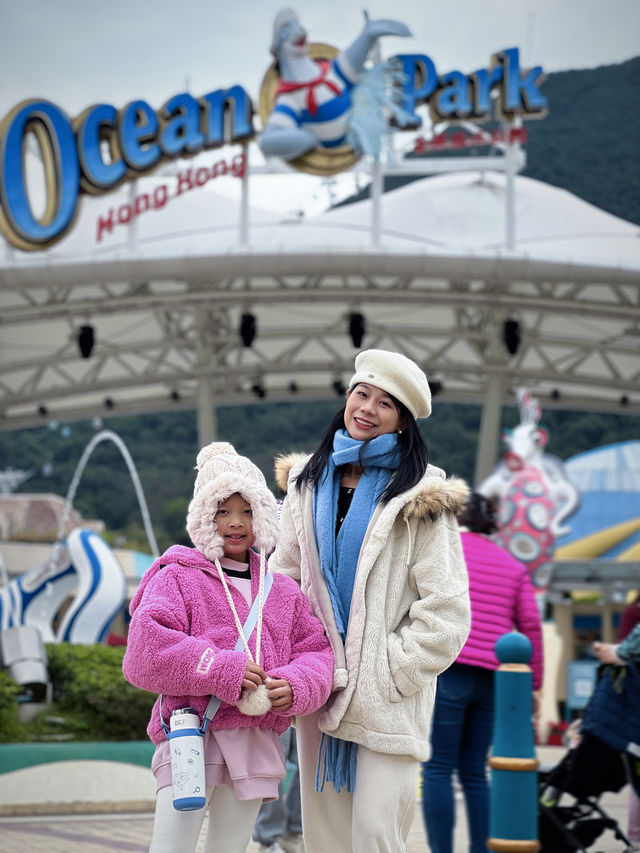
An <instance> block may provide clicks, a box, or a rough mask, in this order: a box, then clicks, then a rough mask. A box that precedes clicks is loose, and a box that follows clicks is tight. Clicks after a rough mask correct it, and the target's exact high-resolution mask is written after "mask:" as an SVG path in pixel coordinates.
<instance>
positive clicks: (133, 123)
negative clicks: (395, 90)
mask: <svg viewBox="0 0 640 853" xmlns="http://www.w3.org/2000/svg"><path fill="white" fill-rule="evenodd" d="M373 23H375V22H373ZM309 47H312V45H309ZM345 53H346V51H345ZM333 54H334V57H335V59H334V60H333V62H334V65H335V63H336V60H337V59H338V58H339V56H340V55H341V54H338V53H337V51H335V49H334V50H333ZM392 59H393V60H394V61H395V65H396V67H398V66H399V67H400V68H401V70H402V75H401V77H400V78H399V79H400V80H401V81H402V82H401V83H398V86H399V87H400V96H401V97H400V101H401V104H402V110H403V114H404V115H405V116H408V117H409V121H408V122H406V124H405V126H406V127H407V128H411V129H413V130H415V129H416V128H417V127H419V126H420V125H421V119H420V117H419V115H418V114H417V113H416V109H417V108H418V107H419V106H420V105H421V104H425V103H426V104H428V106H429V110H430V113H431V115H432V118H433V119H434V120H435V121H453V122H456V121H461V120H473V121H476V122H481V121H485V120H487V119H489V118H491V117H492V114H491V101H492V98H493V97H497V102H498V105H499V111H500V112H501V114H502V115H503V116H504V117H505V118H507V119H511V118H514V117H516V116H520V117H522V118H535V117H540V116H542V115H544V113H545V111H546V99H545V98H544V97H543V95H542V94H541V92H540V90H539V85H540V84H541V82H542V80H543V79H544V78H543V73H542V68H541V67H540V66H538V67H536V68H533V69H531V70H526V71H525V70H522V69H521V68H520V59H519V51H518V48H509V49H508V50H504V51H502V52H501V53H498V54H496V55H495V56H494V57H493V61H492V64H491V65H490V67H489V68H483V69H479V70H477V71H474V72H473V73H471V74H464V73H463V72H461V71H449V72H447V73H445V74H442V75H440V74H438V72H437V71H436V67H435V64H434V62H433V60H432V59H431V58H430V57H429V56H426V55H424V54H399V55H397V56H396V57H393V58H392ZM314 61H315V60H314ZM276 67H277V66H276V63H275V61H274V63H273V64H272V66H271V67H270V69H269V71H268V72H267V75H268V74H269V73H272V74H273V73H276V72H274V69H275V68H276ZM336 67H337V72H338V74H339V73H341V70H340V65H339V63H338V64H337V65H336ZM267 75H265V80H266V78H267ZM347 82H348V85H345V91H347V90H348V91H351V90H352V89H353V86H354V81H353V80H351V81H347ZM327 86H328V87H329V89H331V81H330V80H328V75H327V70H326V64H325V63H323V65H322V66H319V71H318V79H316V80H313V81H310V82H309V83H308V84H303V86H301V87H299V88H301V89H302V90H303V92H304V98H306V99H308V100H310V101H312V100H313V93H314V90H318V89H326V88H327ZM264 88H265V87H264V82H263V90H264ZM285 88H286V87H285ZM277 92H278V87H277V86H274V87H273V91H272V106H273V104H274V103H275V101H276V98H277ZM263 95H264V91H263V92H261V104H262V101H263ZM343 95H344V91H343V92H342V93H341V94H340V97H341V98H342V97H343ZM336 97H338V96H336ZM343 100H344V99H343ZM343 105H344V104H343ZM325 106H326V110H328V111H331V110H332V109H335V104H334V105H333V106H332V105H331V103H328V105H327V102H326V100H325V101H324V102H323V103H321V104H320V106H319V107H318V109H319V110H323V109H325ZM274 113H275V109H274ZM263 128H264V130H263V132H262V135H263V136H266V134H267V131H268V130H269V128H270V120H269V116H267V118H266V121H265V119H264V118H263ZM397 129H399V130H402V129H403V128H402V126H400V127H398V128H397ZM255 136H256V131H255V128H254V123H253V104H252V100H251V97H250V96H249V94H248V93H247V92H246V90H245V89H244V88H243V87H242V86H239V85H235V86H232V87H230V88H229V89H216V90H215V91H212V92H210V93H208V94H206V95H203V96H202V97H200V98H195V97H193V96H192V95H190V94H188V93H186V92H183V93H180V94H177V95H174V96H173V97H171V98H169V100H167V101H166V103H165V104H164V105H163V106H162V107H161V108H160V109H159V110H155V109H153V108H152V107H151V106H150V105H149V103H147V102H146V101H144V100H135V101H131V102H130V103H128V104H126V105H125V106H124V107H122V108H120V109H118V108H116V107H115V106H112V105H110V104H105V103H101V104H96V105H94V106H91V107H89V108H88V109H86V110H84V111H83V112H82V113H81V114H80V115H78V116H76V117H75V118H73V119H72V118H69V116H68V115H67V114H66V113H65V112H64V111H63V110H62V109H61V108H60V107H59V106H57V105H56V104H54V103H52V102H50V101H48V100H38V99H30V100H26V101H23V102H21V103H19V104H18V105H17V106H16V107H14V108H13V109H12V110H11V111H10V112H9V113H8V114H7V116H6V117H5V118H4V119H3V121H2V122H1V123H0V230H1V231H2V233H3V235H4V236H5V237H6V239H7V240H8V242H9V243H11V244H12V245H13V246H15V247H17V248H19V249H22V250H27V251H28V250H31V251H33V250H41V249H44V248H47V247H49V246H51V245H53V244H55V243H56V242H57V241H59V240H60V239H61V238H62V237H63V236H64V235H65V234H66V233H68V231H69V230H70V229H71V227H72V225H73V222H74V220H75V217H76V215H77V212H78V206H79V199H80V196H81V194H82V193H88V194H92V195H97V194H102V193H107V192H110V191H111V190H114V189H115V188H116V187H118V186H119V185H120V184H122V183H123V182H124V181H127V180H132V179H134V178H137V177H140V176H142V175H144V174H146V173H149V172H150V171H151V170H153V169H155V168H156V167H158V166H159V165H160V164H161V163H163V162H165V161H167V160H173V159H175V158H178V157H180V158H184V157H188V156H193V155H195V154H198V153H199V152H201V151H204V150H206V149H214V148H219V147H221V146H223V145H228V144H234V143H239V144H243V145H246V143H247V142H248V141H249V140H251V139H252V138H254V137H255ZM29 140H30V141H32V142H35V144H36V146H37V148H38V150H39V152H40V159H41V161H42V173H43V175H44V197H45V201H44V205H43V208H44V209H43V210H42V211H40V212H37V213H36V212H34V210H33V206H32V203H31V200H30V193H29V185H28V175H27V161H26V152H27V149H28V146H27V142H28V141H29ZM261 144H262V143H261ZM311 147H312V148H313V147H317V148H318V149H321V148H322V147H323V141H322V140H317V141H316V143H313V142H312V143H311ZM329 147H330V146H329ZM338 148H339V149H340V150H342V151H344V150H345V148H347V150H350V149H348V146H346V145H345V144H343V143H341V144H340V146H338ZM263 150H264V149H263ZM334 150H337V149H336V148H335V147H334ZM280 156H282V157H283V159H286V160H288V161H289V162H290V163H291V165H293V166H298V167H299V168H301V169H305V163H304V160H305V157H304V155H303V156H300V155H299V154H297V155H296V156H295V157H288V156H286V154H281V155H280ZM355 159H357V157H356V158H355ZM352 162H354V161H353V160H351V161H348V162H347V165H344V166H342V167H341V168H342V169H344V168H348V167H349V165H351V163H352ZM305 170H307V171H312V170H311V169H305ZM339 170H340V168H339V169H336V170H335V171H339ZM243 172H244V168H243V169H242V170H240V169H238V170H237V172H236V174H238V175H241V174H242V173H243ZM316 173H318V172H316Z"/></svg>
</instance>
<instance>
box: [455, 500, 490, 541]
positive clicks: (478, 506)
mask: <svg viewBox="0 0 640 853" xmlns="http://www.w3.org/2000/svg"><path fill="white" fill-rule="evenodd" d="M458 523H459V524H461V525H462V526H463V527H468V528H469V530H471V531H472V532H473V533H485V534H486V535H487V536H490V535H491V534H492V533H495V532H496V530H497V529H498V523H497V506H496V502H495V501H494V500H491V498H488V497H487V496H486V495H482V494H480V492H472V494H471V495H470V496H469V500H468V501H467V502H466V504H465V505H464V507H463V508H462V511H461V512H460V514H459V515H458Z"/></svg>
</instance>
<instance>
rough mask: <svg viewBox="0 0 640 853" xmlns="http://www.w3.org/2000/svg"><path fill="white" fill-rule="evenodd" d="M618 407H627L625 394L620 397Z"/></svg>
mask: <svg viewBox="0 0 640 853" xmlns="http://www.w3.org/2000/svg"><path fill="white" fill-rule="evenodd" d="M620 405H621V406H628V405H629V398H628V397H627V395H626V394H623V395H622V397H620Z"/></svg>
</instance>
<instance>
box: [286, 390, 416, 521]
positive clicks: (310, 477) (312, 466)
mask: <svg viewBox="0 0 640 853" xmlns="http://www.w3.org/2000/svg"><path fill="white" fill-rule="evenodd" d="M352 390H353V389H349V393H351V391H352ZM388 396H389V398H390V399H391V400H392V401H393V404H394V406H395V407H396V409H397V411H398V414H399V415H400V420H401V421H403V420H404V422H405V426H404V429H403V430H402V432H401V433H400V434H399V435H398V449H399V450H400V464H399V465H398V467H397V468H396V470H395V471H394V472H393V475H392V477H391V479H390V480H389V482H388V483H387V487H386V489H385V490H384V492H383V493H382V494H381V495H380V502H381V503H383V504H386V503H389V501H390V500H391V499H392V498H395V497H397V496H398V495H400V494H402V492H406V491H407V489H410V488H411V487H412V486H415V485H416V484H417V483H419V482H420V480H421V479H422V477H423V476H424V472H425V471H426V470H427V465H428V464H429V451H428V449H427V444H426V442H425V440H424V438H423V437H422V433H421V432H420V429H419V427H418V422H417V421H416V419H415V418H414V417H413V415H412V414H411V412H410V411H409V409H407V407H406V406H405V405H404V403H401V402H400V400H396V398H395V397H392V396H391V394H389V395H388ZM345 408H346V406H343V407H342V409H340V411H339V412H336V414H335V415H334V416H333V418H332V419H331V423H330V424H329V426H328V427H327V429H326V430H325V431H324V433H323V434H322V438H321V439H320V444H319V445H318V448H317V450H316V451H315V453H314V454H313V455H312V456H311V458H310V459H309V460H308V461H307V464H306V465H305V466H304V468H303V469H302V471H301V472H300V473H299V474H298V477H297V479H296V489H297V491H299V492H300V491H302V487H303V486H304V485H306V484H307V483H308V484H309V485H311V486H315V484H316V483H317V482H318V481H319V480H320V479H321V478H322V476H323V475H324V473H325V471H326V469H327V465H328V463H329V457H330V456H331V454H332V452H333V437H334V435H335V434H336V432H337V431H338V430H339V429H344V412H345ZM364 446H365V445H364V443H363V445H362V448H361V449H360V454H361V456H362V453H363V452H364ZM362 467H364V466H362Z"/></svg>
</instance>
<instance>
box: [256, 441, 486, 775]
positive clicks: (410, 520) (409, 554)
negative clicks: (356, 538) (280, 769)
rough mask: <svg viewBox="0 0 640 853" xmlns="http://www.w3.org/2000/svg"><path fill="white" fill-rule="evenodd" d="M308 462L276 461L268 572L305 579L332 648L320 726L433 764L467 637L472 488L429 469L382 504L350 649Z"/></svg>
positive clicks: (370, 536) (358, 591)
mask: <svg viewBox="0 0 640 853" xmlns="http://www.w3.org/2000/svg"><path fill="white" fill-rule="evenodd" d="M307 458H308V457H306V456H305V457H301V456H300V455H295V456H289V457H280V458H279V459H278V460H277V462H276V479H277V481H278V485H279V486H280V487H281V488H282V489H283V491H286V492H287V496H286V499H285V501H284V505H283V508H282V516H281V520H280V536H279V542H278V545H277V547H276V550H275V552H274V554H273V555H272V556H271V559H270V561H269V567H270V569H271V570H272V571H274V572H282V573H284V574H288V575H290V576H291V577H293V578H295V579H296V580H298V582H299V583H300V585H301V587H302V591H303V592H304V593H305V595H306V596H307V598H308V599H309V601H310V603H311V608H312V610H313V612H314V614H315V615H316V616H317V617H318V618H319V619H320V621H321V622H322V624H323V625H324V628H325V631H326V633H327V636H328V638H329V642H330V643H331V646H332V648H333V651H334V655H335V669H334V677H333V692H332V694H331V696H330V697H329V700H328V702H327V705H326V706H325V709H324V711H323V713H322V714H321V716H320V723H319V725H320V728H321V730H322V731H323V732H326V733H327V734H330V735H332V736H333V737H338V738H341V739H343V740H350V741H354V742H355V743H360V744H364V745H365V746H366V747H368V748H369V749H372V750H374V751H376V752H383V753H391V754H396V755H409V756H413V757H414V758H415V759H417V760H418V761H425V760H426V759H427V758H428V755H429V734H430V728H431V714H432V710H433V702H434V697H435V687H436V678H437V676H438V675H439V673H441V672H442V671H443V670H445V669H446V668H447V667H448V666H449V665H450V664H451V663H452V662H453V661H454V660H455V659H456V657H457V655H458V653H459V652H460V649H461V648H462V646H463V644H464V642H465V640H466V638H467V634H468V633H469V625H470V605H469V592H468V580H467V571H466V567H465V562H464V557H463V554H462V545H461V541H460V534H459V531H458V524H457V521H456V514H457V513H458V512H459V511H460V509H461V508H462V506H463V504H464V502H465V500H466V497H467V495H468V487H467V485H466V484H465V483H464V482H463V481H462V480H457V479H451V480H446V479H445V475H444V472H442V471H441V470H440V469H438V468H434V467H432V466H429V468H428V469H427V472H426V473H425V475H424V477H423V479H422V480H421V481H420V483H418V484H417V485H416V486H414V487H413V488H412V489H410V490H408V491H407V492H405V493H403V494H402V495H400V496H398V497H396V498H394V499H393V500H391V501H390V502H389V503H388V504H386V505H384V506H381V505H378V506H377V507H376V509H375V510H374V513H373V516H372V518H371V521H370V522H369V526H368V528H367V532H366V534H365V538H364V541H363V544H362V548H361V551H360V556H359V559H358V566H357V570H356V579H355V584H354V591H353V599H352V603H351V612H350V616H349V625H348V630H347V635H346V641H345V644H344V645H343V643H342V639H341V637H340V635H339V633H338V630H337V628H336V623H335V619H334V615H333V609H332V606H331V601H330V598H329V593H328V590H327V587H326V585H325V582H324V579H323V576H322V571H321V568H320V560H319V556H318V548H317V545H316V541H315V536H314V532H313V491H312V489H310V488H308V487H307V486H305V487H304V488H303V490H302V492H298V490H297V489H296V488H295V479H296V477H297V475H298V474H299V473H300V471H301V470H302V468H303V466H304V464H305V462H306V460H307ZM328 535H333V531H328Z"/></svg>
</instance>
